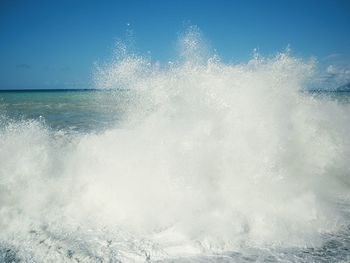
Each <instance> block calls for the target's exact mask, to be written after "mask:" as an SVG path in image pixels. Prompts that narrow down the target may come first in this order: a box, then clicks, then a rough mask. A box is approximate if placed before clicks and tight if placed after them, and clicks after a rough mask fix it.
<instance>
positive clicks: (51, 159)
mask: <svg viewBox="0 0 350 263" xmlns="http://www.w3.org/2000/svg"><path fill="white" fill-rule="evenodd" d="M180 42H181V44H180V47H181V50H182V51H181V52H180V53H181V54H180V57H179V60H178V61H173V62H172V63H169V64H167V65H166V66H162V65H160V64H159V63H153V62H152V61H151V60H149V59H147V58H144V57H142V56H138V55H135V54H129V53H128V52H127V51H125V50H123V53H122V54H120V55H118V56H115V58H114V59H113V60H112V61H111V62H110V63H108V64H105V65H102V66H100V67H99V68H98V69H97V70H96V76H95V79H96V83H97V84H98V86H99V87H100V88H101V89H103V88H105V89H108V90H111V89H112V90H113V89H114V90H115V93H114V96H115V98H116V101H117V102H118V103H122V105H123V109H124V114H125V115H124V117H123V121H121V122H119V123H118V125H115V127H114V128H110V129H108V130H106V131H104V132H100V133H84V134H80V135H76V134H74V135H71V134H69V133H66V132H65V131H55V130H52V129H50V128H48V127H46V126H45V124H44V123H42V122H40V121H35V120H32V121H18V122H9V123H7V124H4V125H3V127H2V128H1V131H0V160H1V161H0V164H1V169H0V173H1V181H0V189H1V192H0V197H1V201H0V215H1V216H0V226H1V229H2V231H1V233H0V238H1V241H2V242H3V247H6V248H8V251H9V252H6V253H8V255H9V256H11V255H12V254H15V255H16V257H18V258H21V259H22V260H25V261H26V260H27V261H31V260H33V261H38V262H47V261H50V260H51V261H70V260H72V261H73V260H80V261H88V262H98V261H102V260H111V261H113V260H114V261H115V260H121V261H144V260H147V259H150V258H152V259H167V258H173V257H183V256H186V255H201V254H203V255H206V254H210V253H223V252H227V251H236V252H242V251H245V250H247V249H249V248H255V249H264V248H269V249H271V248H296V247H306V246H310V247H318V246H322V237H323V236H324V235H332V234H335V233H339V231H342V230H343V229H344V227H346V225H347V224H348V217H346V216H344V214H343V212H342V210H341V209H340V208H339V203H340V201H342V202H343V203H345V204H346V203H348V198H349V196H348V192H349V187H350V186H349V185H350V180H349V167H348V160H349V158H350V152H349V149H350V145H349V143H350V139H349V138H348V134H349V132H350V117H349V116H350V115H349V110H350V107H349V106H348V105H347V104H339V103H337V102H335V101H331V100H322V99H315V98H314V97H313V96H311V95H310V94H306V93H304V92H302V91H304V90H305V89H307V87H308V85H310V83H312V82H313V81H314V79H315V78H317V76H315V68H316V66H317V65H316V62H315V61H314V60H310V61H304V60H302V59H299V58H295V57H293V56H292V55H291V54H290V52H288V51H287V52H285V53H278V54H277V55H276V56H274V57H271V58H264V57H262V56H259V55H255V56H254V57H253V58H252V59H251V60H250V61H249V62H247V63H245V64H238V65H235V64H225V63H223V62H221V61H220V59H219V57H218V56H217V55H210V53H209V54H208V51H203V50H207V49H205V48H204V49H203V48H202V42H201V34H200V32H199V31H198V29H196V28H190V29H189V31H188V32H187V33H186V34H185V35H184V36H183V37H182V39H181V41H180ZM121 90H124V91H121ZM121 92H127V93H123V95H122V96H123V98H124V99H123V100H121V99H120V95H119V94H120V93H121ZM126 94H127V95H126ZM118 107H120V105H119V106H118ZM11 253H12V254H11ZM6 255H7V254H6ZM242 261H243V260H242Z"/></svg>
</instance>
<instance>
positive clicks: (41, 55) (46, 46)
mask: <svg viewBox="0 0 350 263" xmlns="http://www.w3.org/2000/svg"><path fill="white" fill-rule="evenodd" d="M127 24H130V26H127ZM188 24H192V25H197V26H198V27H199V28H200V29H201V31H202V32H203V33H204V35H205V38H206V39H208V40H209V42H210V44H211V46H212V47H213V48H215V49H216V50H217V52H218V54H219V55H220V56H221V58H222V59H223V60H224V61H225V62H242V61H247V60H248V59H249V57H250V55H251V53H252V50H253V49H254V48H258V50H259V52H260V53H262V54H263V55H272V54H274V53H276V52H278V51H281V50H284V49H285V48H286V47H287V46H288V45H290V47H291V48H292V51H293V54H295V55H296V56H300V57H305V58H309V57H311V56H315V57H317V58H318V60H319V62H320V64H321V66H322V65H324V66H327V65H332V66H333V68H332V69H333V70H337V69H340V68H345V69H348V68H349V65H350V34H349V32H350V29H349V28H350V1H340V0H339V1H337V0H330V1H322V0H318V1H311V0H310V1H306V0H304V1H298V0H289V1H287V0H280V1H278V0H275V1H253V0H246V1H243V0H242V1H238V0H237V1H235V0H231V1H229V0H211V1H206V0H148V1H146V0H144V1H132V0H131V1H130V0H129V1H117V0H115V1H87V0H86V1H74V0H71V1H65V0H60V1H40V0H38V1H24V0H23V1H19V0H1V1H0V58H1V59H0V72H1V73H0V89H11V88H13V89H22V88H84V87H89V85H91V84H90V83H91V80H92V71H93V68H94V66H93V65H94V63H95V62H103V61H106V60H108V58H110V57H111V54H112V50H113V46H114V43H115V41H116V40H117V39H118V38H123V37H124V36H125V32H126V30H127V28H131V29H132V30H133V32H134V37H135V41H136V49H137V52H139V53H140V54H146V53H147V52H148V51H151V55H152V59H153V60H160V61H161V62H166V61H167V60H170V59H173V58H174V57H175V56H176V41H177V37H178V35H179V33H181V31H183V30H184V28H185V26H186V25H188ZM349 72H350V71H349Z"/></svg>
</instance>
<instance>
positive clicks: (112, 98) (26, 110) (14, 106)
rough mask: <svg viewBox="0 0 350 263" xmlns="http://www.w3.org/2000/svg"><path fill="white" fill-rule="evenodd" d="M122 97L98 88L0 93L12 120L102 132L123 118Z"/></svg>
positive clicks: (0, 104) (2, 108) (1, 106)
mask: <svg viewBox="0 0 350 263" xmlns="http://www.w3.org/2000/svg"><path fill="white" fill-rule="evenodd" d="M124 93H125V92H124ZM122 96H123V92H120V94H118V96H117V95H116V93H115V92H113V91H104V92H101V91H94V90H93V91H88V90H83V91H35V92H30V91H29V92H26V91H15V92H0V111H1V112H2V113H3V115H5V116H7V117H8V118H10V119H12V120H29V119H32V120H39V121H42V122H45V123H46V125H47V126H48V127H50V128H52V129H64V130H71V131H85V132H89V131H99V130H103V129H106V128H108V127H111V126H113V125H116V124H117V123H118V120H120V118H121V117H122V115H123V109H122V108H121V102H120V101H118V100H120V99H121V97H122Z"/></svg>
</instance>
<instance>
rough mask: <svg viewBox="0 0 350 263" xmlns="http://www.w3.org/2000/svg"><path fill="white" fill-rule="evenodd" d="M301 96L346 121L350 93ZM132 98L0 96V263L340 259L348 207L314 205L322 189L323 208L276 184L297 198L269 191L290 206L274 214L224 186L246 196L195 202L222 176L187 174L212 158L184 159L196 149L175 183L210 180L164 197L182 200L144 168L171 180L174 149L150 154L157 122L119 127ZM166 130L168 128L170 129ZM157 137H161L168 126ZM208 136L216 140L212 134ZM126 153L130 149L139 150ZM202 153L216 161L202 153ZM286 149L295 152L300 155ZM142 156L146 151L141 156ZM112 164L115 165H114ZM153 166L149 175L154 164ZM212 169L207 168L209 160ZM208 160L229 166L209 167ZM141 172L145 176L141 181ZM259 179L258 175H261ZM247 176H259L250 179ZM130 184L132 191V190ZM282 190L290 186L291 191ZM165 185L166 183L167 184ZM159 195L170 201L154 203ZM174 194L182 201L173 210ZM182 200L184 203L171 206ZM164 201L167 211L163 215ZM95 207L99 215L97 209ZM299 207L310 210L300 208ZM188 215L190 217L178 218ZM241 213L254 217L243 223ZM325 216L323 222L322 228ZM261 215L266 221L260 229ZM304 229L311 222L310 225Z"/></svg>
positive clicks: (341, 202) (125, 94) (344, 257)
mask: <svg viewBox="0 0 350 263" xmlns="http://www.w3.org/2000/svg"><path fill="white" fill-rule="evenodd" d="M300 96H301V97H304V98H305V97H307V98H310V99H311V98H312V101H313V103H315V101H316V103H320V104H321V105H322V103H324V104H326V103H328V102H331V103H332V105H333V106H332V107H345V109H346V111H344V113H346V114H350V111H349V109H350V108H349V105H350V94H349V93H346V92H339V93H336V92H328V93H324V92H323V93H321V92H318V93H305V92H304V93H300ZM136 97H137V96H136ZM135 101H138V100H136V99H135V93H133V92H131V91H127V90H124V91H123V90H116V91H112V90H105V91H103V90H91V91H89V90H81V91H79V90H74V91H72V90H67V91H65V90H61V91H57V90H56V91H48V90H45V91H1V92H0V107H1V127H0V156H1V159H2V161H1V168H0V175H1V177H0V179H1V181H0V190H1V191H0V197H1V199H0V213H1V219H0V225H1V229H2V230H1V233H0V262H348V261H349V260H350V214H349V212H350V206H349V202H348V201H347V200H348V199H346V196H344V198H343V199H333V200H332V201H331V202H334V203H332V204H331V203H330V201H329V200H327V201H325V200H326V197H325V196H326V195H327V194H326V193H325V192H323V193H322V195H320V196H321V197H317V198H320V200H322V201H320V200H315V198H316V197H315V196H316V195H315V196H312V194H309V195H308V194H306V195H305V194H304V193H303V191H304V189H300V188H303V187H304V188H307V187H305V185H304V186H303V185H302V183H298V187H297V188H296V189H297V190H296V189H293V187H294V186H292V187H291V189H289V188H288V186H287V188H286V189H289V190H290V191H293V192H292V195H296V196H294V197H293V196H290V195H284V194H283V193H278V194H277V196H279V198H282V199H285V200H284V201H285V202H286V203H287V205H289V206H290V207H289V208H288V209H287V210H285V209H284V208H283V207H281V208H279V207H270V205H275V206H284V205H285V204H284V202H283V200H282V201H281V202H279V201H278V200H270V201H269V202H268V203H265V202H261V203H259V202H258V201H254V202H257V205H258V206H256V204H254V205H253V206H252V207H250V206H251V205H252V201H251V200H249V196H251V198H257V197H258V196H261V195H260V194H259V195H258V196H256V195H255V194H249V193H248V194H247V193H244V192H241V190H239V189H238V188H235V187H233V188H230V191H235V189H236V191H238V192H239V193H238V196H243V195H249V196H248V199H246V198H247V197H242V199H241V200H237V196H236V195H235V196H233V197H232V196H231V198H232V199H230V195H229V194H226V196H225V195H224V194H223V193H221V194H220V195H219V196H217V197H216V198H215V199H214V200H213V199H211V198H208V199H207V198H205V199H204V200H200V199H202V198H203V197H201V196H200V195H203V193H205V195H208V196H212V195H213V193H214V192H216V191H220V190H218V186H217V181H216V180H222V179H215V176H216V174H219V175H220V176H222V172H220V171H218V169H219V168H220V167H210V168H209V166H208V167H207V169H208V170H201V169H200V168H199V167H197V165H202V166H206V165H208V163H210V162H213V159H215V158H217V156H216V154H220V153H219V152H218V151H217V149H215V147H214V146H213V145H211V146H210V147H204V148H200V149H199V152H194V153H192V154H191V155H196V154H198V155H202V154H203V152H204V153H205V155H209V159H204V160H203V162H204V163H202V161H201V160H198V158H197V157H194V159H193V160H190V161H186V160H182V161H181V163H182V165H184V166H183V170H185V171H187V175H186V174H185V176H193V175H190V174H189V173H197V172H196V169H199V170H198V171H201V173H202V175H201V176H208V177H210V180H209V182H204V184H205V183H208V185H200V186H196V184H201V183H203V182H201V181H202V180H201V179H200V178H199V179H198V178H195V179H193V178H192V179H190V180H188V181H186V180H185V179H182V180H184V181H186V184H188V185H186V184H183V183H184V182H180V183H181V187H185V188H188V189H185V190H183V191H184V195H186V198H185V199H182V198H181V197H179V196H177V193H174V191H176V192H177V191H180V195H181V192H182V190H181V189H179V188H177V187H175V188H174V187H172V186H171V185H170V186H169V181H168V178H163V179H162V178H159V177H158V175H157V176H154V175H152V173H150V171H152V170H153V169H154V171H155V172H156V173H161V174H164V173H172V172H173V171H171V165H180V164H179V163H178V164H177V163H173V162H174V160H173V159H172V158H171V157H169V156H171V155H173V154H175V155H180V156H181V152H177V153H172V152H168V151H171V149H170V148H167V149H168V151H165V152H162V151H161V152H160V153H159V152H158V151H159V149H157V148H160V147H161V146H159V145H158V146H154V144H157V143H159V144H160V145H162V144H166V142H165V141H158V139H160V140H167V139H168V140H170V138H167V136H165V137H162V136H163V135H158V136H159V137H158V138H156V139H154V138H153V135H152V134H150V132H152V130H153V129H154V128H152V125H156V124H155V123H153V124H152V122H153V121H151V126H150V127H147V128H145V129H144V130H143V132H142V133H139V132H135V129H137V128H135V126H137V125H139V124H133V125H131V127H129V126H128V127H127V128H125V129H126V131H123V125H124V124H123V123H124V122H125V120H126V119H127V114H126V110H125V105H130V103H131V102H132V103H131V104H135ZM134 106H135V105H133V107H134ZM144 115H145V114H143V115H142V116H144ZM146 116H148V114H146ZM333 117H334V118H336V116H333ZM323 121H325V120H323ZM167 125H172V124H171V123H168V124H167ZM323 125H327V123H324V124H323ZM170 127H172V126H170ZM199 128H200V129H204V130H205V129H208V127H206V126H205V125H204V126H203V125H202V126H201V125H200V126H199ZM162 129H163V128H162ZM172 129H175V130H177V129H179V128H178V127H176V126H174V127H172ZM164 131H165V133H169V132H168V131H167V129H165V130H164ZM192 132H193V131H192ZM125 133H130V134H129V135H127V134H125ZM186 133H188V134H187V136H189V140H187V143H188V144H190V143H191V141H193V142H195V141H196V140H197V139H196V137H193V138H192V139H191V134H190V133H191V131H189V130H187V132H186ZM206 133H208V131H206ZM174 136H175V135H174ZM250 136H252V135H250ZM250 136H249V137H250ZM286 136H287V137H285V138H284V139H286V140H288V139H289V138H288V135H286ZM300 136H301V135H300ZM316 136H317V135H316ZM148 137H149V138H148ZM249 137H247V138H248V140H249ZM148 140H149V141H148ZM216 140H218V142H217V143H219V141H220V138H219V137H218V138H217V139H216ZM196 143H198V141H197V142H196ZM212 143H214V144H215V143H216V142H215V141H214V142H212ZM320 143H322V142H320ZM325 143H329V142H325ZM171 144H172V143H171ZM154 147H156V149H154ZM173 147H174V148H173V149H174V151H179V149H178V147H175V146H173ZM186 147H187V148H188V147H190V148H191V146H186V145H185V148H184V149H187V148H186ZM192 147H194V146H192ZM226 147H230V146H226ZM237 147H239V144H237ZM118 148H121V149H122V150H120V149H118ZM135 151H141V155H138V154H139V153H137V152H135ZM187 151H189V150H188V149H187ZM210 151H213V152H215V154H214V155H211V153H210ZM305 151H307V149H306V150H305ZM315 151H317V149H315ZM282 153H283V151H282ZM295 153H296V154H303V153H302V152H300V151H298V152H295ZM144 154H146V155H147V154H148V155H149V156H143V155H144ZM159 154H160V155H159ZM182 154H183V155H186V154H187V153H186V152H184V153H182ZM223 154H225V153H223ZM245 154H247V153H245ZM248 154H249V153H248ZM313 154H317V152H316V153H313ZM155 155H157V156H155ZM135 156H136V157H135ZM210 156H211V157H210ZM187 157H189V156H187ZM176 158H180V157H178V156H177V157H176ZM244 158H250V157H249V156H245V157H244ZM288 158H293V156H289V157H288ZM324 158H331V157H330V156H329V157H328V156H325V157H324ZM321 159H322V158H321ZM231 161H232V160H231ZM316 161H317V160H316ZM336 161H337V160H335V162H336ZM119 162H121V163H120V164H118V163H119ZM167 162H171V163H172V164H171V165H169V164H167ZM177 162H179V160H177ZM198 162H199V163H198ZM249 162H250V163H251V165H254V162H255V161H254V159H251V160H249ZM158 163H160V166H161V167H160V168H159V167H157V166H159V164H158ZM212 165H214V164H210V166H212ZM215 165H223V166H227V165H229V164H225V163H221V164H219V163H217V162H215ZM259 165H263V164H259ZM296 165H298V164H297V163H296ZM304 165H305V164H304ZM309 165H312V164H309ZM153 166H155V167H153ZM162 166H163V167H162ZM191 166H194V167H191ZM229 166H230V165H229ZM335 166H336V164H335ZM135 167H136V168H135ZM194 169H195V170H194ZM226 169H232V170H235V169H234V168H226ZM334 169H336V167H335V168H333V170H331V171H329V173H332V174H330V175H329V177H330V178H331V177H332V175H333V174H334V175H336V173H337V170H334ZM175 171H178V174H179V176H184V174H183V172H182V171H181V167H178V168H176V169H175ZM295 171H298V169H296V170H294V169H292V171H291V172H292V173H293V172H295ZM346 171H348V170H346ZM237 172H238V173H239V170H238V171H237ZM244 172H246V171H244ZM299 172H300V170H299ZM138 173H140V174H142V177H139V176H138V175H137V174H138ZM305 173H307V171H306V172H305ZM206 174H207V175H206ZM175 175H176V174H175ZM146 176H149V177H150V178H149V179H147V178H143V177H146ZM242 176H243V175H242ZM262 176H264V175H262ZM346 176H349V175H348V174H347V175H346ZM118 177H120V178H118ZM155 177H156V178H155ZM165 177H166V176H165ZM270 179H271V178H270V177H267V178H265V179H264V180H270ZM148 180H150V181H151V184H150V183H148ZM203 180H204V181H206V180H207V179H203ZM235 180H237V179H235ZM242 180H243V182H242ZM244 180H245V179H244V178H243V179H240V181H237V182H235V181H234V180H233V181H231V182H229V181H227V182H225V184H228V183H232V184H235V183H238V184H239V185H240V186H241V187H243V188H246V185H245V183H246V182H244ZM247 180H250V179H247ZM256 180H257V181H259V180H260V179H259V177H257V178H256ZM298 180H310V179H309V178H305V175H304V176H300V177H298ZM320 180H325V179H324V178H323V179H322V178H321V179H320ZM328 180H329V181H328V185H327V186H326V187H330V188H332V187H339V186H338V185H337V184H334V185H332V184H333V182H332V179H328ZM194 181H195V182H196V183H195V182H194ZM272 181H273V183H271V182H270V183H269V184H267V186H266V184H264V183H262V188H266V187H270V188H271V189H270V190H271V191H276V188H275V187H276V185H277V187H278V184H280V183H281V182H280V181H283V179H274V180H272ZM140 182H141V185H138V184H139V183H140ZM348 182H349V181H346V180H343V181H342V183H348ZM194 183H195V184H194ZM251 183H252V182H249V184H251ZM293 183H294V182H293V181H292V182H291V184H293ZM308 183H309V182H308ZM312 183H315V184H317V182H312ZM118 184H119V185H120V184H121V186H118ZM173 184H176V180H175V181H173ZM283 184H284V183H281V185H283ZM163 187H164V188H165V189H164V190H163V189H162V188H163ZM196 187H198V188H202V187H203V188H204V192H200V191H198V189H196ZM257 187H258V188H259V186H257ZM282 187H285V186H284V185H283V186H282ZM299 187H300V188H299ZM258 188H257V189H258ZM247 189H250V188H249V187H248V188H247ZM346 189H348V188H347V186H346ZM129 191H131V194H130V193H128V192H129ZM167 191H169V192H167ZM171 191H173V192H171ZM284 191H286V190H284ZM287 191H288V190H287ZM277 192H278V191H277ZM316 192H317V191H316ZM189 193H190V194H189ZM191 194H193V196H191ZM264 194H265V195H266V193H264ZM149 195H150V196H151V197H150V196H149ZM328 197H329V196H328ZM328 197H327V198H328ZM333 197H334V196H333ZM166 198H169V200H164V199H166ZM262 198H265V197H262ZM271 198H276V197H275V196H273V195H272V196H269V197H268V198H267V200H269V199H271ZM290 198H291V199H293V200H294V198H295V200H294V201H293V202H294V204H293V202H292V204H290V201H289V199H290ZM138 199H145V200H146V201H144V200H141V201H140V200H138ZM177 199H180V200H181V202H180V203H178V202H177ZM186 199H187V200H188V201H189V203H190V204H188V203H187V204H186V203H182V202H183V200H186ZM193 199H199V200H193ZM323 199H325V200H323ZM114 202H115V203H114ZM155 202H159V203H160V204H156V203H155ZM203 202H204V203H203ZM225 202H232V203H233V204H235V205H234V206H232V207H231V206H228V207H229V208H230V209H232V211H235V212H233V213H231V211H229V210H230V209H228V208H227V207H226V208H225V206H227V205H226V204H222V203H225ZM245 202H246V204H245ZM254 202H253V203H254ZM164 205H166V206H169V205H170V206H171V205H174V207H173V209H171V208H170V209H169V207H167V208H166V207H163V206H164ZM321 205H323V206H325V207H321ZM105 206H106V207H107V210H105V209H104V208H103V207H105ZM128 206H129V207H128ZM196 206H198V210H196ZM264 206H266V207H264ZM223 207H224V208H223ZM244 207H245V208H244ZM135 209H136V210H135ZM182 209H183V210H184V211H185V214H182V215H181V216H179V214H178V213H177V212H176V210H182ZM192 209H194V210H193V211H192ZM254 209H256V211H254ZM264 209H266V210H268V211H269V212H268V213H267V217H266V218H264V212H262V211H264ZM274 209H277V210H276V211H274ZM289 209H294V210H292V211H289ZM310 209H311V210H312V209H314V211H313V212H312V213H310ZM317 209H319V210H320V211H321V212H320V211H317ZM208 211H210V212H208ZM271 211H272V212H271ZM119 212H120V214H119ZM192 212H193V214H194V215H190V214H187V213H192ZM240 213H241V214H240ZM284 213H285V214H286V215H283V214H284ZM302 213H305V216H304V215H303V214H302ZM318 213H319V214H318ZM322 213H326V214H325V215H322ZM333 213H334V214H333ZM250 216H251V217H253V218H254V220H252V221H249V220H250V218H249V217H250ZM273 216H275V217H276V218H277V219H276V218H273ZM318 216H320V217H321V218H318ZM278 217H280V218H278ZM322 217H325V218H326V219H325V218H322ZM327 217H329V218H331V219H332V220H330V221H327V220H328V219H327ZM337 217H338V218H337ZM333 219H335V220H334V221H333ZM125 220H126V221H125ZM264 220H267V224H266V222H264ZM281 220H282V223H281V222H280V221H281ZM259 221H260V222H259ZM318 221H321V223H319V222H318ZM322 221H324V222H322ZM164 222H165V224H164ZM250 224H252V225H250ZM254 224H257V226H254ZM281 224H282V225H281ZM313 224H316V225H317V227H316V228H314V227H315V226H314V225H313ZM323 224H325V225H323ZM206 226H209V227H208V228H207V227H206ZM254 227H256V228H257V229H254ZM216 228H217V229H216ZM231 228H232V229H231ZM310 229H311V230H312V231H311V230H310ZM250 231H253V232H254V231H261V234H259V233H253V234H249V232H250ZM269 232H271V233H269Z"/></svg>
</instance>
